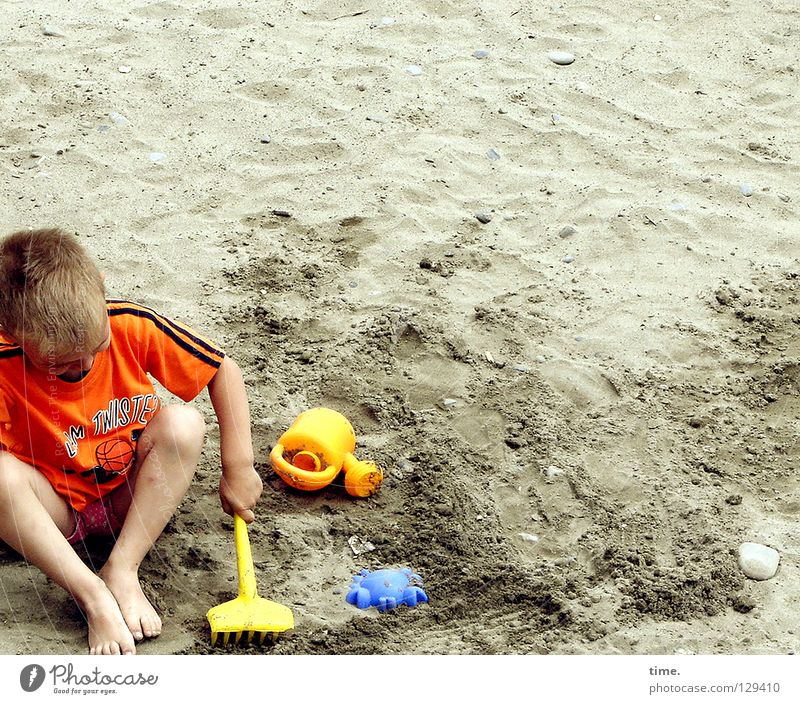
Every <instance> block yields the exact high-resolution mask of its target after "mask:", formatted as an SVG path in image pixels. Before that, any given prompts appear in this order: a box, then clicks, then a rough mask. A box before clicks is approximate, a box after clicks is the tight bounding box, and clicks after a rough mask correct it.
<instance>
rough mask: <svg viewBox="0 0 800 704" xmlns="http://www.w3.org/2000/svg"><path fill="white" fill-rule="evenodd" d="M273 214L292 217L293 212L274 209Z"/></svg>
mask: <svg viewBox="0 0 800 704" xmlns="http://www.w3.org/2000/svg"><path fill="white" fill-rule="evenodd" d="M272 214H273V215H275V216H277V217H279V218H290V217H292V214H291V213H290V212H289V211H288V210H273V211H272Z"/></svg>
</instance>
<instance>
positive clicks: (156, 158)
mask: <svg viewBox="0 0 800 704" xmlns="http://www.w3.org/2000/svg"><path fill="white" fill-rule="evenodd" d="M166 158H167V155H166V154H164V153H163V152H150V161H152V162H153V163H154V164H160V163H161V162H163V161H164V160H165V159H166Z"/></svg>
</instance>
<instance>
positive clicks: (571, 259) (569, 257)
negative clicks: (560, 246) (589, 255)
mask: <svg viewBox="0 0 800 704" xmlns="http://www.w3.org/2000/svg"><path fill="white" fill-rule="evenodd" d="M561 261H562V262H564V264H572V262H574V261H575V257H573V256H572V255H571V254H568V255H567V256H566V257H564V258H563V259H562V260H561Z"/></svg>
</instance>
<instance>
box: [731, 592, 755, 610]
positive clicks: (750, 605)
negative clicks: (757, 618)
mask: <svg viewBox="0 0 800 704" xmlns="http://www.w3.org/2000/svg"><path fill="white" fill-rule="evenodd" d="M731 606H733V610H734V611H738V612H739V613H740V614H748V613H750V612H751V611H752V610H753V609H754V608H756V601H755V599H753V598H752V597H749V596H746V595H745V594H735V595H734V596H733V598H732V599H731Z"/></svg>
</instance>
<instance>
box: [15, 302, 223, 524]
mask: <svg viewBox="0 0 800 704" xmlns="http://www.w3.org/2000/svg"><path fill="white" fill-rule="evenodd" d="M107 303H108V322H109V324H110V326H111V343H110V344H109V346H108V348H107V349H105V350H103V351H102V352H98V353H97V355H96V356H95V359H94V364H93V365H92V368H91V369H90V370H89V372H88V374H86V376H85V377H83V379H81V380H80V381H76V382H69V381H64V380H62V379H59V378H58V377H57V376H54V375H52V374H50V373H49V372H47V371H41V370H39V369H36V368H35V367H34V366H33V365H32V364H30V363H29V362H27V360H26V358H25V356H24V355H23V353H22V350H21V349H20V347H19V346H17V345H16V344H14V343H13V342H12V341H11V340H9V339H8V338H6V337H5V336H4V335H3V334H2V332H1V331H0V448H2V449H5V450H6V451H8V452H11V453H12V454H13V455H15V456H16V457H17V458H19V459H20V460H22V461H23V462H27V463H28V464H30V465H32V466H33V467H36V469H38V470H39V471H40V472H42V474H44V475H45V476H46V477H47V479H48V480H49V481H50V483H51V484H52V485H53V488H54V489H55V490H56V491H57V492H58V493H59V494H60V495H61V496H63V497H64V498H65V499H66V500H67V501H68V502H69V503H70V504H71V505H72V507H73V508H74V509H75V510H76V511H82V510H83V509H84V508H85V507H86V506H88V505H89V504H90V503H92V502H93V501H95V500H97V499H99V498H100V497H102V496H104V495H105V494H107V493H108V492H110V491H111V490H112V489H114V488H116V487H117V486H119V485H120V484H122V483H123V482H125V480H126V475H127V473H128V471H129V470H130V469H131V468H132V467H133V463H134V453H135V451H136V442H137V440H138V438H139V435H140V434H141V432H142V430H143V428H144V427H145V426H146V425H147V423H148V421H150V419H151V418H152V417H153V416H154V415H155V413H156V411H158V409H159V408H160V407H161V402H160V401H159V398H158V396H157V395H156V391H155V388H154V387H153V384H152V382H151V381H150V379H149V377H148V374H150V375H152V376H153V377H154V378H155V379H157V380H158V381H159V383H161V384H162V385H163V386H164V387H165V388H166V389H168V390H169V391H171V392H172V393H173V394H175V395H176V396H179V397H180V398H182V399H183V400H184V401H191V400H192V399H193V398H194V397H195V396H197V394H199V393H200V392H201V391H202V390H203V389H204V388H205V387H206V386H207V385H208V382H209V381H211V379H212V377H213V376H214V374H216V372H217V369H219V366H220V364H221V363H222V359H223V358H224V356H225V354H224V353H223V352H222V351H220V350H219V349H218V348H217V346H216V345H214V344H213V343H212V342H210V341H208V340H206V339H205V338H203V337H201V336H200V335H198V334H197V333H196V332H194V331H193V330H192V329H191V328H189V327H187V326H185V325H182V324H179V323H175V322H172V321H171V320H168V319H167V318H165V317H163V316H161V315H159V314H158V313H156V312H155V311H153V310H151V309H150V308H146V307H144V306H140V305H138V304H136V303H131V302H129V301H108V302H107Z"/></svg>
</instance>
